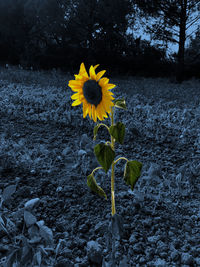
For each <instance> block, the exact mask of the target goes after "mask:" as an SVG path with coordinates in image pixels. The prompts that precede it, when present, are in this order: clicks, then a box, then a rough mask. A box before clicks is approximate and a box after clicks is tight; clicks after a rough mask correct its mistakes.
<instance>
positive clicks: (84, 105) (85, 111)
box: [83, 101, 88, 118]
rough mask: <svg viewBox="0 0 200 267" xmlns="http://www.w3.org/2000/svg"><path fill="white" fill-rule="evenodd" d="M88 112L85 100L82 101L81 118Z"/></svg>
mask: <svg viewBox="0 0 200 267" xmlns="http://www.w3.org/2000/svg"><path fill="white" fill-rule="evenodd" d="M87 114H88V105H87V103H86V102H85V101H83V118H85V117H86V116H87Z"/></svg>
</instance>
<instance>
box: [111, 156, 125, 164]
mask: <svg viewBox="0 0 200 267" xmlns="http://www.w3.org/2000/svg"><path fill="white" fill-rule="evenodd" d="M120 159H124V160H126V161H128V159H127V158H125V157H120V158H118V159H116V160H115V161H114V164H116V163H117V162H118V161H119V160H120Z"/></svg>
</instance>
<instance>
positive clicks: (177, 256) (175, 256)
mask: <svg viewBox="0 0 200 267" xmlns="http://www.w3.org/2000/svg"><path fill="white" fill-rule="evenodd" d="M179 257H180V256H179V253H178V251H177V250H174V251H173V252H172V253H171V259H172V260H173V261H177V260H178V259H179Z"/></svg>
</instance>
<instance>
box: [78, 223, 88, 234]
mask: <svg viewBox="0 0 200 267" xmlns="http://www.w3.org/2000/svg"><path fill="white" fill-rule="evenodd" d="M88 231H89V226H88V225H87V224H82V225H80V227H79V232H80V233H83V234H84V233H87V232H88Z"/></svg>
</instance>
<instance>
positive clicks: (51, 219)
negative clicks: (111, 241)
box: [0, 67, 200, 267]
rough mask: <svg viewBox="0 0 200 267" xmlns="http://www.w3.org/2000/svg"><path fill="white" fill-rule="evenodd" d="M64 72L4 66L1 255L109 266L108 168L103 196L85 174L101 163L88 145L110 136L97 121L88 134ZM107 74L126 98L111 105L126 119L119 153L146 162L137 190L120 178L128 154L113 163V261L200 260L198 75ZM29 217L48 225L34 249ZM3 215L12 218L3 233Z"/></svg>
mask: <svg viewBox="0 0 200 267" xmlns="http://www.w3.org/2000/svg"><path fill="white" fill-rule="evenodd" d="M77 72H78V70H77ZM70 79H73V77H72V76H71V75H70V74H64V73H62V72H59V71H56V70H53V71H49V72H44V71H40V72H34V71H25V70H21V69H16V68H13V67H9V68H8V69H4V68H1V69H0V145H1V147H0V148H1V149H0V189H1V190H2V191H3V190H4V189H5V188H6V187H8V186H10V185H16V186H17V187H16V191H15V190H13V194H12V196H10V198H9V199H7V200H6V199H5V202H4V204H3V207H2V212H3V214H4V216H5V217H6V218H8V219H3V221H4V222H2V220H0V244H2V245H1V246H0V259H1V260H2V262H3V261H6V260H7V259H10V262H11V261H13V258H14V256H12V255H14V254H15V256H16V255H18V256H17V257H19V258H20V257H21V258H20V259H21V261H22V260H23V262H24V264H23V265H22V266H25V262H28V261H27V257H28V258H30V257H32V256H33V260H34V261H35V262H36V263H37V264H38V265H36V264H35V266H39V262H40V261H41V266H57V267H60V266H76V267H78V266H80V267H81V266H82V267H84V266H85V267H88V266H104V267H106V266H108V265H106V262H107V261H108V258H109V251H110V249H109V245H108V244H107V241H106V240H107V226H108V224H109V222H110V220H111V207H110V206H111V204H110V171H109V172H108V174H107V175H105V174H104V173H103V172H99V173H98V172H96V175H95V177H96V180H97V182H98V183H99V184H100V185H101V187H102V188H103V189H104V190H105V192H106V194H107V196H108V201H106V200H105V199H104V198H100V197H98V196H97V195H95V194H93V193H91V192H90V190H89V189H88V187H87V178H86V177H87V175H89V174H90V173H91V171H92V170H93V168H94V167H96V166H98V163H97V161H96V159H95V158H94V155H93V147H94V145H95V144H96V143H99V142H100V140H101V141H107V140H108V138H109V136H108V134H107V132H106V131H105V130H104V129H103V128H102V129H101V128H100V130H99V132H98V138H97V140H96V141H93V127H94V123H93V122H92V121H90V120H89V118H88V117H87V118H86V119H83V117H82V109H81V107H80V106H78V107H72V106H71V103H72V101H71V98H70V96H71V95H72V91H71V89H70V88H69V87H68V86H67V84H68V81H69V80H70ZM110 82H111V83H114V84H116V85H117V87H116V88H114V89H113V93H114V94H115V97H122V96H123V97H124V98H125V100H126V104H127V110H126V111H124V110H121V109H118V110H116V114H115V121H119V120H120V121H122V122H123V123H124V124H125V126H126V135H125V141H124V145H117V144H116V154H117V155H118V156H125V157H127V158H128V159H132V160H134V159H136V160H138V161H140V162H142V163H143V169H142V176H141V177H140V178H139V180H138V182H137V184H136V186H135V189H134V190H133V191H131V189H130V188H128V186H127V185H126V184H125V183H124V181H123V168H124V161H122V162H121V161H120V162H119V163H118V164H117V166H116V182H115V194H116V210H117V213H118V214H120V215H121V216H123V219H124V233H123V238H122V239H121V240H120V241H118V242H116V243H117V244H116V246H117V253H116V260H117V264H119V263H120V262H121V265H120V266H126V265H125V261H127V264H128V265H127V266H200V257H199V255H200V246H199V244H200V199H199V193H200V184H199V181H200V81H199V80H189V81H185V82H183V83H182V84H177V83H175V82H173V81H170V80H167V79H161V78H160V79H159V78H158V79H147V78H142V77H114V78H111V77H110ZM105 123H106V124H109V120H105ZM14 191H15V192H14ZM4 195H5V193H4ZM5 198H6V197H5ZM31 199H37V205H35V207H34V209H33V212H34V215H32V216H34V219H33V217H31V215H30V213H31V212H32V210H31V212H29V213H27V214H28V215H29V217H28V219H27V217H26V218H25V217H23V216H25V215H24V213H23V212H24V210H23V208H24V205H25V203H26V202H27V201H29V200H31ZM38 199H39V200H38ZM20 210H22V213H23V216H21V215H19V213H20V212H19V211H20ZM31 214H32V213H31ZM3 218H4V217H3ZM35 218H36V219H37V221H42V220H43V221H44V225H45V226H46V228H44V227H43V229H42V231H43V236H42V237H43V239H42V240H43V241H42V240H40V242H38V243H37V242H36V241H34V242H35V243H34V242H33V241H32V243H31V246H33V247H34V248H32V247H31V248H30V243H29V245H27V243H26V242H27V240H29V241H30V240H31V237H30V236H28V235H30V232H28V231H27V229H30V228H31V227H32V226H33V224H34V223H32V221H31V220H32V219H33V220H35ZM6 220H7V221H6ZM24 220H25V223H24ZM6 222H7V225H6ZM8 222H9V223H10V224H12V223H13V224H12V227H11V230H10V232H9V231H8V232H9V233H8V234H6V231H5V230H4V228H3V227H4V226H5V227H6V226H7V228H8V224H9V223H8ZM13 229H14V230H13ZM40 230H41V228H40ZM21 233H23V235H24V236H25V237H26V241H24V238H21V237H20V238H21V239H20V238H19V240H21V241H20V242H22V243H20V242H19V243H17V250H16V248H13V244H12V242H11V241H12V240H13V239H12V235H13V237H14V236H16V235H17V236H18V237H19V235H20V234H21ZM10 235H11V237H10ZM20 236H21V235H20ZM33 237H34V238H35V236H34V235H33V236H32V239H33ZM28 238H29V239H28ZM50 239H53V242H47V241H50ZM34 240H35V239H34ZM29 241H28V242H29ZM91 241H94V242H93V243H92V242H91ZM24 242H25V243H24ZM42 242H43V243H42ZM49 243H50V244H49ZM41 244H42V245H41ZM15 245H16V244H15ZM40 245H41V246H40ZM50 245H51V246H50ZM92 245H94V250H97V251H96V253H94V251H93V249H92ZM47 246H48V248H52V249H49V250H48V249H47V250H45V248H46V247H47ZM22 247H26V249H24V250H25V252H24V250H23V251H22V249H21V248H22ZM41 247H42V248H41ZM20 249H21V250H20ZM13 251H15V252H13ZM16 251H17V252H16ZM19 251H22V252H19ZM44 251H45V252H44ZM11 252H12V253H13V254H12V253H11ZM17 253H18V254H17ZM20 253H21V254H20ZM11 254H12V255H11ZM27 255H28V256H27ZM34 255H35V256H34ZM6 256H7V258H6ZM123 256H125V257H124V261H122V258H123ZM12 257H13V258H12ZM34 257H35V258H34ZM40 258H41V260H39V259H40ZM45 260H46V263H45ZM102 260H103V262H104V263H103V265H102V264H101V262H102ZM18 261H19V259H18ZM95 262H96V263H95ZM2 264H3V263H2ZM45 264H46V265H45ZM0 266H1V263H0ZM2 266H4V265H2ZM6 266H7V265H6ZM9 266H11V265H9ZM17 266H18V265H17ZM27 266H30V263H28V265H27ZM117 266H118V265H117Z"/></svg>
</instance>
